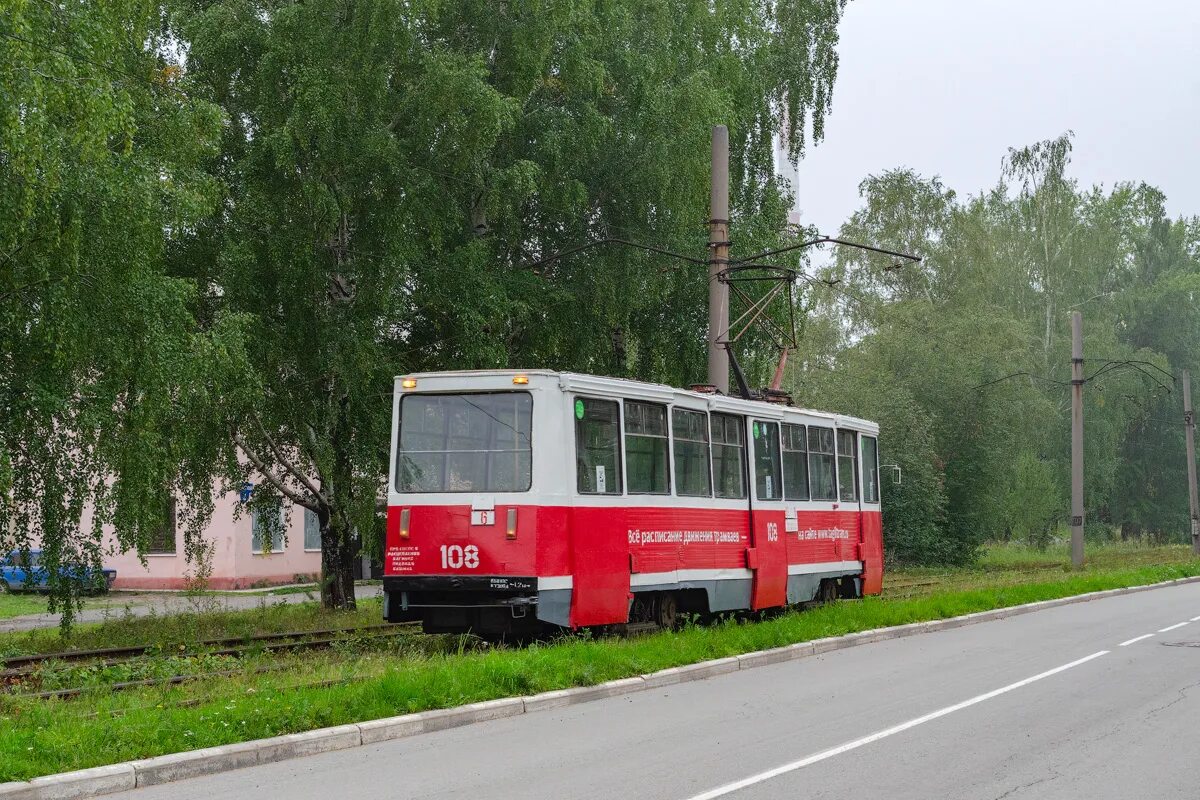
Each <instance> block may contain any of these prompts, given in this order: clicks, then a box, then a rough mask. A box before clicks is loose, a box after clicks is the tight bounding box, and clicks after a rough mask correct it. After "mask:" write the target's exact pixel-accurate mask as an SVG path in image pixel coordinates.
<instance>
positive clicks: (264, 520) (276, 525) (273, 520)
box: [250, 508, 287, 553]
mask: <svg viewBox="0 0 1200 800" xmlns="http://www.w3.org/2000/svg"><path fill="white" fill-rule="evenodd" d="M286 521H287V516H286V515H285V513H284V511H283V509H282V508H281V509H278V510H269V509H262V508H256V509H254V511H252V512H251V514H250V530H251V535H250V549H251V551H253V552H255V553H266V552H268V551H267V550H266V549H265V548H264V543H266V544H269V545H270V546H271V547H270V552H271V553H282V552H283V548H284V544H285V542H284V535H283V534H284V530H283V529H284V525H286Z"/></svg>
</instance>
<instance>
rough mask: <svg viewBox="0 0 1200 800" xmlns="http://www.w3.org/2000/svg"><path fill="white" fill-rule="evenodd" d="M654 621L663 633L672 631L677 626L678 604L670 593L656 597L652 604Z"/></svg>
mask: <svg viewBox="0 0 1200 800" xmlns="http://www.w3.org/2000/svg"><path fill="white" fill-rule="evenodd" d="M654 621H655V622H656V623H657V624H658V627H660V628H662V629H663V630H665V631H673V630H675V628H677V627H678V626H679V602H678V601H677V600H676V599H675V595H674V594H672V593H671V592H664V593H662V594H660V595H659V596H658V599H657V602H656V603H655V604H654Z"/></svg>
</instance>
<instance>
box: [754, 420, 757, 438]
mask: <svg viewBox="0 0 1200 800" xmlns="http://www.w3.org/2000/svg"><path fill="white" fill-rule="evenodd" d="M754 438H755V439H757V438H758V423H757V422H756V423H754Z"/></svg>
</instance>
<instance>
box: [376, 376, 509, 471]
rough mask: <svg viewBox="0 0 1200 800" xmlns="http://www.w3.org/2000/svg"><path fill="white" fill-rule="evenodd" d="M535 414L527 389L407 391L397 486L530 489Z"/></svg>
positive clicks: (401, 418)
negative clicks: (531, 440) (532, 424)
mask: <svg viewBox="0 0 1200 800" xmlns="http://www.w3.org/2000/svg"><path fill="white" fill-rule="evenodd" d="M532 419H533V398H532V397H531V396H530V395H529V393H528V392H497V393H492V394H408V395H405V396H404V398H403V400H401V402H400V443H399V444H400V446H399V448H397V449H398V453H397V464H396V491H398V492H525V491H528V490H529V487H530V483H531V468H532V463H533V448H532V445H531V442H530V438H529V432H530V426H531V422H532Z"/></svg>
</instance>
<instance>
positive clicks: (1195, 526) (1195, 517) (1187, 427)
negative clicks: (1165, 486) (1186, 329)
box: [1183, 369, 1200, 555]
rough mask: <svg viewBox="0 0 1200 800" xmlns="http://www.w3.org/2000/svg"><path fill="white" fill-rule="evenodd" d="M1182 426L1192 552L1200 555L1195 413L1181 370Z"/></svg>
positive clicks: (1189, 379)
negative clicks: (1185, 451) (1185, 449)
mask: <svg viewBox="0 0 1200 800" xmlns="http://www.w3.org/2000/svg"><path fill="white" fill-rule="evenodd" d="M1183 427H1184V434H1185V437H1186V439H1187V476H1188V519H1189V520H1190V521H1191V523H1192V524H1191V533H1192V552H1193V553H1195V554H1196V555H1200V508H1197V507H1198V506H1200V500H1197V496H1196V413H1195V412H1194V411H1192V376H1191V374H1190V373H1188V371H1187V370H1186V369H1185V370H1184V371H1183Z"/></svg>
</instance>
